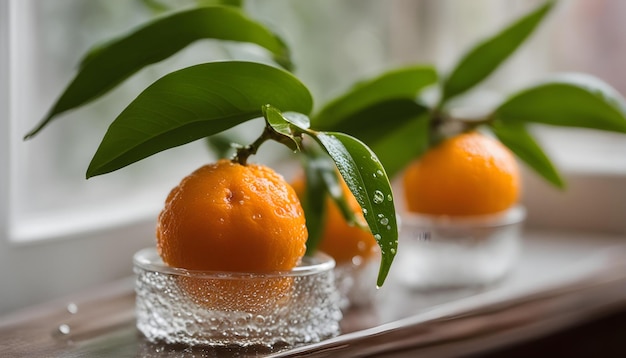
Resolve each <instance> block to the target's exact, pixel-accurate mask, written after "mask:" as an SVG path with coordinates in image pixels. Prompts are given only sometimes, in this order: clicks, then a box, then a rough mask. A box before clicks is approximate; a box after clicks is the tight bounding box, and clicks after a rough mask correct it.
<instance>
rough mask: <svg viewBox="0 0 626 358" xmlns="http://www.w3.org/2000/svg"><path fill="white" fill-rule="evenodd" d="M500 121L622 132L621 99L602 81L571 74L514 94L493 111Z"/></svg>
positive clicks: (625, 109)
mask: <svg viewBox="0 0 626 358" xmlns="http://www.w3.org/2000/svg"><path fill="white" fill-rule="evenodd" d="M494 115H495V117H496V118H497V119H499V120H501V121H503V122H511V121H521V122H537V123H544V124H550V125H557V126H570V127H583V128H592V129H601V130H607V131H614V132H621V133H626V104H625V101H624V98H623V97H622V96H621V95H620V94H619V93H618V92H617V91H615V90H614V89H613V88H611V87H610V86H608V85H607V84H606V83H604V82H602V81H600V80H598V79H596V78H594V77H591V76H589V75H583V74H571V75H566V76H563V77H561V78H559V79H556V80H552V81H550V82H546V83H543V84H540V85H538V86H535V87H532V88H529V89H526V90H524V91H522V92H520V93H517V94H515V95H513V96H512V97H510V98H509V99H508V100H506V101H505V102H504V103H502V104H501V105H500V106H499V107H498V108H497V109H496V110H495V114H494Z"/></svg>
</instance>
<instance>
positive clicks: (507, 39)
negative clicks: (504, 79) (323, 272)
mask: <svg viewBox="0 0 626 358" xmlns="http://www.w3.org/2000/svg"><path fill="white" fill-rule="evenodd" d="M553 6H554V1H548V2H546V3H545V4H544V5H542V6H540V7H539V8H537V9H536V10H534V11H532V12H531V13H529V14H527V15H526V16H524V17H522V18H520V19H519V20H517V21H515V22H514V23H513V24H511V25H510V26H508V27H507V28H505V29H504V30H502V31H501V32H499V33H497V34H496V35H495V36H493V37H491V38H488V39H486V40H485V41H483V42H482V43H480V44H478V45H477V46H475V47H473V48H472V49H471V50H470V51H469V52H468V53H467V54H466V55H465V56H464V57H463V58H462V59H461V60H460V61H459V63H458V64H457V65H456V67H455V68H454V69H453V70H452V72H451V74H450V75H449V76H448V77H447V78H446V79H445V81H444V82H443V95H442V103H444V102H446V101H447V100H448V99H450V98H452V97H454V96H457V95H459V94H461V93H463V92H465V91H467V90H468V89H470V88H472V87H474V86H475V85H477V84H478V83H480V82H481V81H482V80H484V79H485V78H487V76H489V75H490V74H491V73H492V72H493V71H495V70H496V69H497V68H498V66H500V64H501V63H502V62H504V61H505V60H506V59H507V58H508V57H509V56H510V55H511V54H512V53H513V52H515V50H516V49H517V48H518V47H519V46H520V45H521V44H522V43H523V42H524V40H526V38H527V37H528V36H529V35H530V34H531V33H532V32H533V30H535V28H536V27H537V25H539V23H541V20H542V19H543V18H544V17H545V16H546V14H547V13H548V12H549V11H550V9H551V8H552V7H553Z"/></svg>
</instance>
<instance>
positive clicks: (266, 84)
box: [87, 61, 313, 178]
mask: <svg viewBox="0 0 626 358" xmlns="http://www.w3.org/2000/svg"><path fill="white" fill-rule="evenodd" d="M267 103H271V104H272V105H275V106H276V107H279V108H283V109H285V110H286V111H294V112H300V113H309V112H310V111H311V108H312V106H313V100H312V98H311V94H310V93H309V91H308V89H307V88H306V87H305V86H304V85H303V84H302V83H301V82H300V81H299V80H298V79H297V78H295V77H294V76H293V75H291V74H290V73H288V72H286V71H283V70H280V69H278V68H275V67H271V66H267V65H263V64H259V63H252V62H236V61H232V62H231V61H229V62H214V63H206V64H201V65H196V66H192V67H188V68H185V69H182V70H180V71H176V72H172V73H170V74H168V75H166V76H164V77H162V78H161V79H159V80H157V81H156V82H155V83H153V84H152V85H151V86H149V87H148V88H146V89H145V90H144V91H143V92H142V93H141V94H140V95H139V96H138V97H137V98H136V99H135V100H134V101H133V102H132V103H131V104H129V105H128V107H126V109H124V111H123V112H122V113H121V114H120V115H119V116H118V117H117V118H116V119H115V121H113V123H112V124H111V126H110V127H109V129H108V130H107V133H106V134H105V136H104V139H103V140H102V143H100V146H99V147H98V150H97V152H96V154H95V155H94V157H93V159H92V161H91V164H90V165H89V169H88V170H87V177H88V178H89V177H92V176H95V175H100V174H105V173H108V172H111V171H114V170H117V169H119V168H122V167H124V166H126V165H129V164H132V163H134V162H136V161H139V160H141V159H143V158H146V157H148V156H150V155H152V154H155V153H158V152H160V151H163V150H166V149H169V148H173V147H176V146H179V145H182V144H186V143H189V142H192V141H194V140H197V139H200V138H203V137H206V136H209V135H212V134H215V133H219V132H221V131H223V130H226V129H228V128H231V127H234V126H236V125H238V124H240V123H242V122H245V121H247V120H250V119H253V118H257V117H261V116H262V107H263V106H264V105H265V104H267Z"/></svg>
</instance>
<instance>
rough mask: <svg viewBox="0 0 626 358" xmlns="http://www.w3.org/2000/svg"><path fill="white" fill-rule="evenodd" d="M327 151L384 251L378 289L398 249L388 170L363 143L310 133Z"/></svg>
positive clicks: (337, 136)
mask: <svg viewBox="0 0 626 358" xmlns="http://www.w3.org/2000/svg"><path fill="white" fill-rule="evenodd" d="M308 133H309V134H311V135H312V137H313V138H314V139H315V140H316V141H317V142H318V143H319V144H320V145H321V146H322V147H323V148H324V150H326V152H327V153H328V154H329V155H330V157H331V158H332V159H333V161H334V162H335V165H336V166H337V169H338V170H339V173H340V174H341V176H342V177H343V179H344V181H345V182H346V184H347V185H348V188H350V191H351V192H352V194H353V195H354V197H355V198H356V200H357V202H358V203H359V205H360V206H361V209H362V210H363V215H364V216H365V220H366V221H367V224H368V225H369V228H370V230H371V232H372V234H373V235H374V238H376V241H377V242H378V245H379V246H380V248H381V254H382V261H381V266H380V270H379V272H378V280H377V284H378V286H382V284H383V283H384V281H385V278H386V277H387V274H388V273H389V269H390V267H391V264H392V262H393V258H394V256H395V254H396V250H397V246H398V226H397V223H396V212H395V207H394V202H393V193H392V191H391V184H390V183H389V178H388V177H387V174H386V173H385V169H384V168H383V166H382V165H381V164H380V161H379V160H378V158H377V157H376V154H374V152H372V150H371V149H369V148H368V147H367V145H365V144H364V143H363V142H361V141H359V140H358V139H356V138H354V137H351V136H349V135H346V134H343V133H336V132H329V133H326V132H312V131H311V132H308Z"/></svg>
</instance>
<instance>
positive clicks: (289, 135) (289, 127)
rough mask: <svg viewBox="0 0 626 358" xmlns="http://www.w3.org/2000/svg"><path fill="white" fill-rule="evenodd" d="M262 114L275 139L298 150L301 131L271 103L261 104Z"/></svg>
mask: <svg viewBox="0 0 626 358" xmlns="http://www.w3.org/2000/svg"><path fill="white" fill-rule="evenodd" d="M263 116H264V117H265V121H266V122H267V124H268V126H269V128H271V130H272V131H274V134H275V135H276V136H277V138H276V140H277V141H278V142H280V143H283V144H285V145H286V146H288V147H289V149H291V150H293V151H296V150H300V149H301V148H300V142H301V140H302V131H301V130H299V129H300V128H299V127H297V126H296V128H294V124H293V123H291V121H290V120H289V119H287V118H285V117H283V114H282V112H281V111H280V110H278V109H277V108H276V107H273V106H272V105H269V104H266V105H265V106H263Z"/></svg>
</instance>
